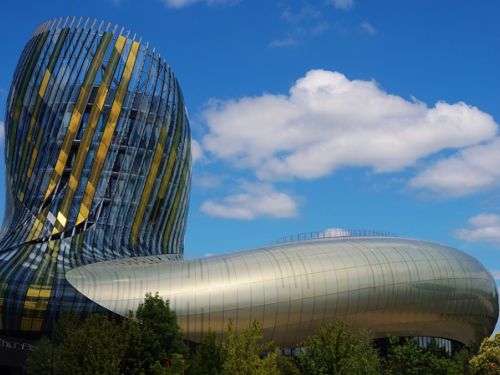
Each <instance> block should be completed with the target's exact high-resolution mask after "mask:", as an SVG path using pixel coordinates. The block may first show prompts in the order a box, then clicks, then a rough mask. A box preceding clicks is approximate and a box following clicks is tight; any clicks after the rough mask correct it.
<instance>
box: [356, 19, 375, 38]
mask: <svg viewBox="0 0 500 375" xmlns="http://www.w3.org/2000/svg"><path fill="white" fill-rule="evenodd" d="M359 26H360V27H361V31H363V32H364V33H365V34H368V35H375V34H376V33H377V29H375V27H374V26H373V25H372V24H371V23H370V22H367V21H363V22H361V23H360V24H359Z"/></svg>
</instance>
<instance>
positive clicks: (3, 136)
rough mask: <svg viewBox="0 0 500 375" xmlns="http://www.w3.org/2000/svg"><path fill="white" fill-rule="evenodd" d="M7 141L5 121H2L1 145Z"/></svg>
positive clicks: (0, 128)
mask: <svg viewBox="0 0 500 375" xmlns="http://www.w3.org/2000/svg"><path fill="white" fill-rule="evenodd" d="M4 141H5V124H4V122H3V121H0V146H2V147H3V145H4Z"/></svg>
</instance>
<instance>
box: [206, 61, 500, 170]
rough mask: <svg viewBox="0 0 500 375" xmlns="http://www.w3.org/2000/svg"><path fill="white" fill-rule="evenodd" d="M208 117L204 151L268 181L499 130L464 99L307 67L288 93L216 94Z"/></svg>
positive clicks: (414, 155)
mask: <svg viewBox="0 0 500 375" xmlns="http://www.w3.org/2000/svg"><path fill="white" fill-rule="evenodd" d="M203 116H204V119H205V121H206V124H207V126H208V133H207V134H206V135H205V136H204V138H203V140H202V145H203V148H204V149H205V151H208V152H210V153H212V155H214V156H216V157H217V158H220V159H222V160H225V161H227V162H230V163H234V164H235V165H236V166H238V167H241V168H250V169H252V170H253V171H254V172H255V173H256V175H257V177H258V178H260V179H268V180H273V179H287V178H293V177H297V178H304V179H313V178H318V177H322V176H326V175H328V174H330V173H332V172H333V171H334V170H336V169H339V168H342V167H349V166H351V167H352V166H358V167H369V168H372V169H373V170H374V171H375V172H394V171H400V170H402V169H404V168H406V167H409V166H412V165H414V164H415V163H416V162H417V161H418V160H419V159H422V158H425V157H428V156H430V155H432V154H434V153H436V152H439V151H441V150H444V149H450V148H452V149H453V148H456V149H458V148H462V147H466V146H470V145H475V144H478V143H479V142H483V141H486V140H489V139H491V138H493V137H494V136H495V134H496V130H497V125H496V123H495V122H494V120H493V118H492V117H491V116H490V115H488V114H486V113H484V112H481V111H480V110H478V109H477V108H475V107H472V106H469V105H467V104H465V103H462V102H460V103H456V104H447V103H445V102H438V103H436V104H435V105H434V106H433V107H428V106H427V105H426V104H425V103H422V102H418V101H415V100H412V101H409V100H406V99H403V98H402V97H399V96H396V95H391V94H388V93H387V92H385V91H383V90H382V89H381V88H379V87H378V86H377V84H376V82H374V81H362V80H349V79H348V78H346V77H345V76H344V75H343V74H341V73H339V72H332V71H326V70H311V71H309V72H308V73H307V74H306V75H305V77H302V78H300V79H299V80H297V81H296V83H295V84H294V85H293V86H292V87H291V89H290V93H289V94H288V95H274V94H263V95H260V96H255V97H243V98H241V99H238V100H226V101H212V102H211V103H209V105H208V107H207V109H206V110H205V112H204V114H203Z"/></svg>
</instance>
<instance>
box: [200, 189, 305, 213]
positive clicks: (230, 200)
mask: <svg viewBox="0 0 500 375" xmlns="http://www.w3.org/2000/svg"><path fill="white" fill-rule="evenodd" d="M241 188H242V190H243V191H242V192H241V193H239V194H234V195H229V196H226V197H225V198H223V199H222V200H220V201H214V200H208V201H205V202H204V203H203V204H202V206H201V211H202V212H204V213H206V214H207V215H210V216H215V217H221V218H228V219H244V220H252V219H255V218H257V217H271V218H290V217H295V216H297V203H296V202H295V200H294V199H293V198H292V197H291V196H290V195H288V194H286V193H282V192H278V191H276V190H275V189H274V187H273V186H272V185H270V184H261V183H257V184H250V183H244V184H243V185H242V186H241Z"/></svg>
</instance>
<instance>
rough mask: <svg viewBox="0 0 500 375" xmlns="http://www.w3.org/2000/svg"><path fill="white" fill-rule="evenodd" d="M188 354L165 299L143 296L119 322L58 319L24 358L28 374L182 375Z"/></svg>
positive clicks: (93, 317)
mask: <svg viewBox="0 0 500 375" xmlns="http://www.w3.org/2000/svg"><path fill="white" fill-rule="evenodd" d="M186 353H187V349H186V346H185V345H184V342H183V341H182V333H181V330H180V328H179V326H178V325H177V319H176V315H175V313H174V312H173V311H171V310H170V307H169V304H168V301H164V300H163V299H161V298H160V297H159V296H158V295H155V296H151V295H147V296H146V299H145V300H144V303H143V304H141V305H140V306H139V308H138V310H137V313H136V318H135V319H134V316H133V314H130V315H129V319H123V320H122V321H118V320H110V319H108V318H107V317H106V316H105V315H97V314H96V315H91V316H90V317H88V318H87V319H85V320H84V321H83V322H79V320H78V319H77V318H76V317H74V316H68V317H64V318H63V319H61V321H60V322H58V324H57V325H56V328H55V330H54V332H53V335H52V338H51V339H50V340H49V339H47V338H45V339H42V340H41V341H40V342H39V344H38V345H37V347H36V349H35V350H34V352H33V353H32V355H31V356H30V358H29V359H28V362H27V366H26V367H27V372H28V373H29V374H37V375H45V374H47V375H48V374H54V375H59V374H61V375H63V374H64V375H66V374H72V375H73V374H74V375H79V374H101V375H108V374H109V375H112V374H127V375H144V374H147V375H174V374H175V375H178V374H184V370H185V368H186V366H187V364H186V360H185V358H184V356H185V354H186Z"/></svg>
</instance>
